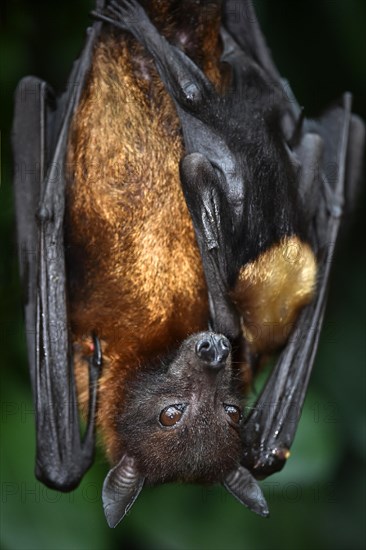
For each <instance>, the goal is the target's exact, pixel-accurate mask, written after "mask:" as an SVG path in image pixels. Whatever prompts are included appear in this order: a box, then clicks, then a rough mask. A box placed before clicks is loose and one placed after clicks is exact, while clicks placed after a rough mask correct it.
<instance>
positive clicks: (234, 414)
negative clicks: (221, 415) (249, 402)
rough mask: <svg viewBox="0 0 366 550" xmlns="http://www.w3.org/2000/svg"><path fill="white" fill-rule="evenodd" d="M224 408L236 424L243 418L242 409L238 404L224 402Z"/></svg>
mask: <svg viewBox="0 0 366 550" xmlns="http://www.w3.org/2000/svg"><path fill="white" fill-rule="evenodd" d="M224 409H225V412H226V414H227V415H228V417H229V418H230V420H231V421H232V422H233V423H234V424H239V422H240V420H241V410H240V409H239V407H237V406H236V405H226V404H225V403H224Z"/></svg>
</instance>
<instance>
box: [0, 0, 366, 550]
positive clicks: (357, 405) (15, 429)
mask: <svg viewBox="0 0 366 550" xmlns="http://www.w3.org/2000/svg"><path fill="white" fill-rule="evenodd" d="M256 6H257V12H258V15H259V18H260V21H261V24H262V28H263V30H264V33H265V36H266V37H267V41H268V44H269V45H270V46H271V49H272V53H273V56H274V58H275V60H276V63H277V64H278V66H279V68H280V71H281V73H282V74H283V75H286V77H287V78H288V79H289V81H290V83H291V86H292V88H293V91H294V93H295V95H296V97H297V98H298V100H299V102H300V103H301V104H303V105H305V107H306V113H307V114H316V113H317V112H319V111H320V110H321V109H322V108H323V107H325V106H326V105H327V104H328V103H329V102H330V101H332V100H333V99H336V98H337V97H339V96H340V94H341V93H342V92H343V91H344V90H350V91H352V92H353V93H354V94H355V102H354V110H355V112H357V113H359V114H361V115H362V116H363V117H364V118H365V115H366V106H365V97H366V86H365V69H364V57H365V46H366V44H365V38H364V29H365V27H366V4H365V3H364V2H363V1H362V0H347V1H345V0H320V1H317V0H308V1H297V2H293V1H292V0H291V1H286V0H276V1H273V0H258V1H257V2H256ZM90 9H91V4H90V3H89V2H88V1H87V0H74V1H71V0H68V1H66V0H64V1H63V2H49V3H43V2H41V1H32V2H27V1H26V0H13V1H12V2H8V4H7V5H5V9H4V11H3V13H2V20H1V26H2V32H1V110H2V116H1V129H2V162H1V178H2V186H1V189H0V201H1V202H0V203H1V208H0V220H1V221H0V229H1V264H0V278H1V312H0V315H1V318H0V323H1V324H0V335H1V340H0V341H1V352H0V357H1V364H2V370H1V417H0V420H1V424H0V426H1V518H0V520H1V521H0V528H1V547H2V548H4V550H15V549H16V550H23V549H24V550H36V549H37V550H41V549H44V550H46V549H47V550H51V549H55V550H71V549H73V550H80V549H86V548H88V549H91V550H99V549H102V548H110V549H117V548H120V547H129V548H130V549H146V550H152V549H159V550H164V549H166V550H171V549H177V550H178V549H179V550H186V549H187V550H188V549H206V548H207V549H212V550H224V549H227V550H234V549H241V550H254V549H272V550H277V549H281V550H285V549H293V548H296V549H300V550H301V549H307V548H313V549H316V550H317V549H321V550H326V549H332V550H343V549H344V550H345V549H349V548H352V549H354V550H357V549H361V548H364V547H365V542H366V541H365V528H364V517H365V468H364V459H365V409H364V400H365V254H364V244H363V242H364V237H363V235H364V232H365V209H364V206H363V204H362V202H361V199H362V197H364V193H363V192H362V193H361V194H360V199H359V201H358V204H357V208H356V212H355V214H354V216H353V219H352V221H351V223H349V224H348V225H349V227H348V230H347V232H345V235H344V236H343V239H342V242H341V244H340V246H339V248H338V254H337V257H336V260H335V269H334V273H333V279H332V287H331V292H330V302H329V307H328V310H327V317H326V323H325V329H324V331H323V336H322V339H321V344H320V349H319V352H318V356H317V361H316V365H315V369H314V374H313V376H312V380H311V384H310V391H309V394H308V397H307V400H306V405H305V409H304V414H303V417H302V420H301V423H300V427H299V431H298V435H297V438H296V441H295V445H294V447H293V452H292V458H291V459H290V461H289V463H288V465H287V468H285V470H284V471H283V472H281V473H280V474H278V475H277V476H274V477H272V478H269V479H267V480H266V481H265V482H263V487H264V490H265V493H266V496H267V500H268V502H269V505H270V510H271V517H270V518H269V519H268V520H264V519H261V518H259V517H256V516H255V515H254V514H251V513H250V512H249V511H247V510H245V509H244V508H243V507H241V506H240V505H239V504H238V503H237V502H236V501H234V499H232V498H231V497H229V496H228V495H227V494H226V493H225V492H224V491H223V490H222V489H221V488H219V487H214V488H208V489H207V488H206V489H204V488H201V487H190V486H184V487H177V486H163V487H159V488H156V489H146V490H144V492H143V495H142V496H141V497H140V498H139V500H138V502H137V503H136V504H135V506H134V508H133V511H132V513H131V514H130V515H129V516H128V517H127V518H126V519H125V520H124V522H123V524H122V525H120V526H119V527H118V528H117V529H115V530H110V529H109V528H108V527H107V526H106V523H105V520H104V516H103V511H102V507H101V494H100V493H101V486H102V481H103V477H104V476H105V473H106V471H107V465H106V464H105V462H104V460H103V457H102V456H98V457H97V460H96V464H95V465H94V467H93V468H92V470H91V471H90V472H89V473H88V474H87V475H86V477H85V479H84V480H83V482H82V484H81V486H80V488H79V489H78V490H76V491H75V492H73V493H71V494H61V493H57V492H54V491H51V490H48V489H46V488H45V487H43V486H42V485H41V484H39V483H38V482H37V481H36V480H35V478H34V475H33V467H34V448H35V444H34V435H35V434H34V414H33V406H32V401H31V394H30V382H29V379H28V373H27V365H26V363H27V360H26V350H25V338H24V327H23V324H22V316H21V305H20V287H19V281H18V273H17V262H16V242H15V225H14V213H13V199H12V188H11V177H12V168H11V150H10V143H9V136H10V128H11V120H12V109H13V92H14V88H15V86H16V83H17V81H18V80H19V79H20V78H21V77H22V76H24V75H26V74H35V75H37V76H40V77H42V78H44V79H45V80H47V81H48V82H50V83H51V84H52V85H53V86H54V88H55V89H57V90H61V89H62V87H63V85H64V83H65V79H66V76H67V74H68V72H69V70H70V67H71V63H72V61H73V60H74V58H75V57H76V56H77V54H78V52H79V50H80V48H81V46H82V43H83V39H84V29H85V27H86V26H87V24H88V21H89V19H88V12H89V11H90ZM172 460H174V457H172Z"/></svg>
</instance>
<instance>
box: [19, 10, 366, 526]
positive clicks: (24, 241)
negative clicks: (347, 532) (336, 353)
mask: <svg viewBox="0 0 366 550" xmlns="http://www.w3.org/2000/svg"><path fill="white" fill-rule="evenodd" d="M182 4H183V3H182ZM221 4H222V5H221ZM236 5H237V2H230V1H223V2H222V3H220V2H211V3H204V2H198V3H197V2H193V1H189V0H187V1H186V2H185V3H184V5H183V6H181V7H179V6H178V4H175V3H169V2H167V3H161V2H151V3H147V2H141V4H140V3H138V2H135V1H131V0H129V1H127V0H126V1H120V2H113V1H112V2H109V3H108V5H106V6H105V5H104V2H102V1H99V2H97V4H96V9H95V12H94V16H95V18H96V21H95V22H94V23H93V25H92V27H91V28H90V29H89V30H88V37H87V41H86V44H85V47H84V49H83V52H82V54H81V56H80V58H79V60H78V61H77V62H76V63H75V65H74V68H73V70H72V73H71V75H70V78H69V82H68V86H67V90H66V92H65V93H64V94H63V95H62V96H61V97H58V98H56V97H55V96H54V94H53V92H52V90H51V89H50V87H49V86H48V85H47V84H46V83H44V82H42V81H41V80H39V79H37V78H34V77H27V78H25V79H24V80H22V81H21V83H20V84H19V87H18V89H17V93H16V108H15V118H14V136H15V137H14V143H13V147H14V157H15V164H16V167H17V168H18V169H17V171H16V174H15V196H16V214H17V229H18V239H19V250H20V266H21V275H22V280H23V285H24V288H25V323H26V328H27V344H28V355H29V364H30V371H31V379H32V386H33V393H34V399H35V404H36V411H37V416H36V423H37V458H36V475H37V477H38V479H40V480H41V481H43V482H44V483H46V484H47V485H48V486H51V487H54V488H57V489H59V490H71V489H72V488H74V487H76V486H77V485H78V483H79V482H80V479H81V478H82V476H83V474H84V473H85V471H86V470H87V469H88V468H89V467H90V465H91V463H92V460H93V452H94V439H95V434H94V432H95V425H96V424H97V425H98V426H99V427H100V430H101V433H102V436H103V443H104V447H105V450H106V455H107V457H108V459H109V461H110V462H111V465H112V468H111V470H110V472H109V473H108V475H107V477H106V480H105V482H104V486H103V505H104V510H105V514H106V518H107V521H108V524H109V525H110V526H111V527H114V526H116V525H117V524H118V523H119V521H121V519H122V518H123V517H124V515H125V514H126V512H127V511H128V510H129V509H130V508H131V506H132V505H133V503H134V502H135V500H136V498H137V497H138V495H139V493H140V491H141V490H142V487H143V486H144V485H146V484H157V483H164V482H169V481H175V480H179V481H188V482H191V481H195V482H203V483H214V482H219V483H222V484H223V485H224V486H225V487H226V488H227V489H228V491H229V492H230V493H232V494H233V495H234V496H235V497H236V498H237V499H238V500H239V501H240V502H242V503H243V504H244V505H246V506H248V507H249V508H250V509H251V510H253V511H255V512H257V513H259V514H260V515H263V516H266V515H268V507H267V504H266V502H265V500H264V497H263V494H262V492H261V489H260V486H259V484H258V483H257V481H256V480H257V479H262V478H264V477H266V476H268V475H270V474H272V473H274V472H276V471H278V470H280V469H281V468H282V467H283V465H284V464H285V462H286V460H287V458H288V456H289V449H290V447H291V444H292V441H293V438H294V436H295V431H296V426H297V423H298V420H299V416H300V413H301V408H302V404H303V401H304V397H305V392H306V388H307V385H308V380H309V376H310V373H311V369H312V365H313V361H314V356H315V353H316V348H317V343H318V338H319V334H320V330H321V325H322V318H323V314H324V308H325V302H326V292H327V286H328V279H329V271H330V263H331V262H330V260H331V258H332V254H333V251H334V246H335V243H336V239H337V235H338V231H339V227H340V225H341V220H342V215H343V212H344V211H345V209H346V208H348V206H349V205H350V204H351V203H352V199H353V197H354V195H355V192H356V189H357V182H358V179H359V176H360V173H361V164H362V151H363V142H364V126H363V123H362V121H361V120H360V119H359V118H358V117H356V116H355V115H352V114H351V96H350V94H345V95H344V96H343V98H342V99H341V101H340V102H339V103H338V104H336V105H335V106H333V107H331V108H330V109H328V110H327V111H326V112H325V113H324V115H322V116H321V117H320V118H319V119H317V120H309V119H307V118H305V116H304V114H303V111H302V110H301V109H300V107H299V106H298V104H297V102H296V100H295V99H294V97H293V95H292V93H291V91H290V88H289V86H288V84H287V83H286V81H284V80H283V79H281V77H280V75H279V73H278V71H277V69H276V67H275V65H274V64H273V62H272V59H271V57H270V54H269V52H268V50H267V47H266V45H265V42H264V39H263V36H262V34H261V32H260V29H259V26H258V23H257V20H256V18H255V14H254V10H253V7H252V4H251V2H243V3H242V4H241V5H242V7H243V11H242V12H241V13H242V15H243V14H244V16H242V17H233V14H234V15H235V6H236ZM145 10H146V11H145ZM192 21H194V23H192ZM203 23H205V24H203ZM27 97H32V103H31V106H30V105H29V102H26V101H25V99H24V98H27ZM29 166H31V167H32V168H34V169H35V170H36V177H35V178H34V177H32V173H31V171H30V170H29V169H27V170H24V169H22V167H23V168H24V167H25V168H29ZM19 167H20V169H19ZM33 176H34V174H33ZM29 251H32V254H29ZM278 349H280V350H282V351H281V354H280V356H279V358H278V361H277V363H276V365H275V368H274V369H273V370H272V372H271V374H270V375H269V378H268V381H267V384H266V386H265V388H264V390H263V392H262V394H261V395H260V396H259V398H258V401H257V403H256V405H255V407H254V408H253V410H252V412H251V413H250V414H249V415H248V416H247V417H244V415H243V397H244V394H245V389H246V388H247V387H248V386H249V385H250V382H251V379H252V377H253V375H254V374H255V372H256V371H257V370H258V368H259V367H260V366H261V364H262V363H263V361H264V360H265V358H266V357H267V355H268V354H270V353H272V352H273V351H275V350H278ZM78 402H79V403H80V405H81V409H83V410H84V411H86V412H85V415H86V417H87V428H86V431H85V433H84V435H83V438H80V428H79V413H78Z"/></svg>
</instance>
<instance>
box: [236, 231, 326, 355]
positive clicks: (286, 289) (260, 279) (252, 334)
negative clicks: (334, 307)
mask: <svg viewBox="0 0 366 550" xmlns="http://www.w3.org/2000/svg"><path fill="white" fill-rule="evenodd" d="M316 274H317V264H316V260H315V257H314V254H313V252H312V250H311V248H310V247H309V245H308V244H306V243H303V242H301V241H300V239H298V238H297V237H295V236H292V237H286V238H284V239H283V240H282V241H281V242H280V243H278V244H276V245H273V246H272V247H270V248H269V249H268V250H266V251H265V252H264V253H262V254H261V255H260V256H259V258H257V259H256V260H255V261H252V262H250V263H248V264H247V265H245V266H244V267H242V268H241V270H240V273H239V277H238V280H237V283H236V287H235V289H234V291H233V292H232V298H233V301H234V303H235V304H236V306H237V307H238V309H239V311H240V313H241V315H242V323H243V332H244V335H245V338H246V341H247V342H248V343H249V345H250V348H251V350H252V351H253V352H254V353H266V352H270V351H273V350H274V349H276V348H278V347H279V346H281V345H283V344H284V343H285V342H286V340H287V338H288V336H289V334H290V332H291V331H292V329H293V327H294V323H295V322H296V319H297V316H298V314H299V312H300V310H301V309H302V308H303V307H304V306H305V305H306V304H308V303H309V302H310V301H311V299H312V298H313V294H314V289H315V284H316Z"/></svg>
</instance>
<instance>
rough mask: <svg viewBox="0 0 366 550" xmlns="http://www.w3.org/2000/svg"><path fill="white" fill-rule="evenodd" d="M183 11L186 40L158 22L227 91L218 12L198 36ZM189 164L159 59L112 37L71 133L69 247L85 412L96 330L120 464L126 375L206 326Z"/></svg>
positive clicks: (104, 414) (107, 415)
mask: <svg viewBox="0 0 366 550" xmlns="http://www.w3.org/2000/svg"><path fill="white" fill-rule="evenodd" d="M173 4H176V3H174V2H173ZM191 4H192V9H193V4H194V3H191ZM156 5H159V6H160V9H161V2H152V3H151V5H150V8H149V11H150V15H154V12H155V6H156ZM195 9H196V10H197V6H196V8H195ZM199 9H201V8H199ZM170 13H171V12H170ZM207 13H208V12H207V11H206V15H207ZM185 14H188V11H187V8H186V9H185V10H182V12H181V14H180V15H181V17H186V18H187V24H185V23H184V21H183V24H181V25H180V31H179V34H178V35H177V34H176V25H177V23H176V21H175V20H172V17H168V16H167V14H165V13H164V10H163V12H161V11H160V15H159V17H155V18H154V17H153V19H154V22H155V23H156V24H157V26H158V28H159V27H160V30H164V34H165V35H166V36H167V38H170V37H173V36H175V39H177V36H178V39H179V37H180V40H181V41H183V44H184V46H185V49H186V50H188V52H189V54H190V55H191V56H192V57H194V58H196V61H197V62H199V63H200V64H201V65H202V67H203V69H204V70H205V71H206V73H207V74H208V76H209V77H210V78H211V79H212V80H213V81H215V82H216V83H218V78H219V67H218V61H217V62H216V61H214V60H215V58H213V57H212V53H213V52H218V53H219V44H218V33H217V25H218V24H219V21H218V18H217V16H216V15H217V10H216V15H215V14H214V13H213V11H212V10H211V18H212V24H211V25H209V24H207V23H208V21H207V19H206V20H205V17H204V16H205V14H204V13H203V12H202V9H201V15H200V20H199V22H198V27H197V32H196V33H195V34H194V36H193V35H192V30H191V31H190V32H191V37H190V36H189V35H188V34H187V33H186V31H185V30H184V29H185V27H186V26H187V31H188V29H189V27H188V23H189V18H190V17H191V15H192V14H190V15H189V17H188V15H185ZM162 22H164V29H162ZM204 24H205V25H204ZM193 39H194V40H193ZM213 40H215V43H213ZM218 59H219V55H217V56H216V60H218ZM182 155H183V145H182V137H181V132H180V127H179V122H178V119H177V115H176V113H175V109H174V106H173V104H172V101H171V100H170V98H169V97H168V95H167V93H166V92H165V89H164V86H163V84H162V83H161V81H160V78H159V77H158V75H157V73H156V70H155V67H154V64H153V62H152V60H151V59H150V58H149V56H148V55H147V54H146V53H145V51H144V50H143V49H142V47H140V45H139V44H137V43H136V42H135V40H134V39H133V38H132V37H130V36H129V35H127V34H125V33H117V32H116V33H114V32H111V30H110V28H108V29H107V30H106V32H105V34H104V35H103V36H102V37H101V39H100V41H99V43H98V44H97V46H96V49H95V53H94V60H93V63H92V69H91V74H90V76H89V80H88V83H87V86H86V88H85V90H84V92H83V96H82V99H81V103H80V105H79V107H78V109H77V112H76V115H75V117H74V120H73V125H72V129H71V134H70V144H69V150H68V158H67V162H68V165H69V168H70V175H71V177H70V184H69V187H68V192H67V204H68V207H67V211H68V219H67V241H68V245H69V265H70V266H72V269H70V270H69V272H70V274H71V275H70V276H71V279H70V285H69V286H70V289H69V293H70V300H69V304H70V316H71V324H72V331H73V335H74V342H75V343H74V347H75V352H76V375H77V381H78V388H79V392H80V396H81V401H82V403H83V404H84V405H85V404H86V401H87V395H88V386H87V363H86V361H85V360H84V359H85V357H87V356H88V355H90V353H91V348H90V334H91V332H92V331H94V332H95V333H96V334H98V336H99V338H100V339H101V340H102V345H103V352H104V368H103V375H102V378H101V381H100V394H99V413H98V422H99V424H100V425H101V426H102V428H103V433H104V437H105V442H106V447H107V453H108V455H109V456H110V457H111V458H112V459H113V458H116V457H115V448H116V441H115V419H116V416H117V414H118V412H119V410H120V406H121V403H120V401H121V396H122V395H123V384H124V378H125V376H126V374H127V373H128V371H129V370H130V369H136V366H138V365H139V364H140V363H141V362H143V361H145V360H147V359H149V358H151V357H153V356H155V355H158V354H161V353H163V352H164V351H165V350H166V349H169V348H172V347H174V346H175V345H176V344H177V343H178V342H180V341H182V340H183V339H184V338H185V337H186V336H187V335H188V334H191V333H192V332H196V331H199V330H202V329H204V328H205V327H206V326H207V316H208V313H207V301H206V287H205V282H204V276H203V272H202V268H201V262H200V256H199V252H198V249H197V246H196V242H195V237H194V232H193V228H192V223H191V220H190V216H189V213H188V210H187V207H186V204H185V201H184V198H183V195H182V191H181V187H180V181H179V173H178V167H179V161H180V159H181V157H182Z"/></svg>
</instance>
